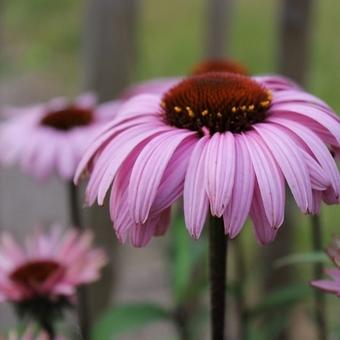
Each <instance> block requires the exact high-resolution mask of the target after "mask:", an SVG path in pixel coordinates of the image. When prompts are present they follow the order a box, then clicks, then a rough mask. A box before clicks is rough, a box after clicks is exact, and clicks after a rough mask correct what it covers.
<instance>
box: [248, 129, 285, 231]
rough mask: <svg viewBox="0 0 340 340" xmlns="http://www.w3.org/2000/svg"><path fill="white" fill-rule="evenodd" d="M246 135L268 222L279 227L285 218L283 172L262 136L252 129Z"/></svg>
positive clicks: (274, 226)
mask: <svg viewBox="0 0 340 340" xmlns="http://www.w3.org/2000/svg"><path fill="white" fill-rule="evenodd" d="M244 136H245V138H244V140H245V142H246V145H247V148H248V152H249V155H250V157H251V160H252V163H253V167H254V171H255V175H256V179H257V183H258V185H259V190H260V193H261V197H262V201H263V206H264V207H265V213H266V216H267V219H268V222H269V224H270V225H271V226H272V227H273V228H277V227H279V226H280V225H281V224H282V222H283V218H284V204H285V187H284V180H283V176H282V173H281V171H280V169H279V168H278V166H277V164H276V162H275V160H274V158H273V156H272V154H271V152H270V151H269V149H268V147H267V146H266V145H265V143H264V142H263V140H262V139H261V138H260V136H258V135H256V134H255V133H253V132H252V131H250V132H247V133H246V134H244Z"/></svg>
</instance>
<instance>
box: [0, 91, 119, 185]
mask: <svg viewBox="0 0 340 340" xmlns="http://www.w3.org/2000/svg"><path fill="white" fill-rule="evenodd" d="M118 106H119V102H109V103H106V104H103V105H99V106H96V98H95V96H93V95H92V94H84V95H82V96H80V97H78V98H77V99H76V100H75V101H74V102H72V103H70V102H68V101H67V100H66V99H64V98H56V99H54V100H52V101H50V102H49V103H47V104H37V105H33V106H30V107H25V108H5V109H4V111H6V112H11V113H10V114H8V115H10V116H11V118H9V119H7V120H6V121H5V122H4V123H2V124H1V125H0V162H1V163H2V164H4V165H13V164H18V165H19V166H20V167H21V168H22V170H23V171H24V172H25V173H28V174H29V175H32V176H34V177H36V178H37V179H45V178H47V177H48V176H50V175H51V174H53V173H57V174H58V175H59V176H60V177H61V178H63V179H65V180H70V179H71V178H72V177H73V176H74V172H75V168H76V166H77V164H78V162H79V160H80V158H81V156H82V154H83V152H84V150H85V149H86V146H87V145H88V143H89V141H90V140H91V138H93V137H94V135H95V133H96V132H97V131H98V127H100V126H101V124H103V122H106V121H108V120H109V119H110V118H112V114H113V113H114V112H115V111H116V110H115V109H116V108H117V107H118Z"/></svg>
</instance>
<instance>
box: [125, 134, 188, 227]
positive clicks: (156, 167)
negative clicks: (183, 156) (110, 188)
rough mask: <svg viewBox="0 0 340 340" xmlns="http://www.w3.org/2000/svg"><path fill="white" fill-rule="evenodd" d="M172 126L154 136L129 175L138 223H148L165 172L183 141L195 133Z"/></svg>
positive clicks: (130, 196)
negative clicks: (168, 129)
mask: <svg viewBox="0 0 340 340" xmlns="http://www.w3.org/2000/svg"><path fill="white" fill-rule="evenodd" d="M184 131H185V130H177V129H173V130H171V131H169V132H166V133H164V134H161V135H159V136H156V137H154V138H153V139H152V140H151V141H150V142H149V143H148V144H147V145H146V146H145V148H144V149H143V150H142V151H141V153H140V155H139V156H138V158H137V160H136V162H135V164H134V166H133V169H132V173H131V177H130V183H129V194H128V200H129V206H130V211H131V215H132V218H133V220H134V221H135V223H137V224H139V223H145V221H146V219H147V218H148V215H149V212H150V209H151V206H152V203H153V201H154V199H155V197H156V194H157V189H158V187H159V185H160V182H161V179H162V176H163V173H164V171H165V169H166V167H167V165H168V162H169V160H170V158H171V156H172V155H173V153H174V152H175V150H176V148H177V147H178V146H179V145H180V143H181V142H182V141H183V140H184V139H185V138H187V137H189V136H190V135H192V134H193V132H192V133H190V132H184Z"/></svg>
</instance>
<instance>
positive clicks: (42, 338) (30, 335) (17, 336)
mask: <svg viewBox="0 0 340 340" xmlns="http://www.w3.org/2000/svg"><path fill="white" fill-rule="evenodd" d="M54 339H55V340H65V338H64V337H62V336H56V337H55V338H54ZM0 340H50V336H49V335H48V334H47V333H46V332H44V331H37V330H36V329H35V327H34V326H33V325H30V326H28V327H27V328H26V329H25V330H24V331H23V332H20V333H19V332H18V331H16V330H12V331H10V332H9V334H8V335H7V336H1V335H0Z"/></svg>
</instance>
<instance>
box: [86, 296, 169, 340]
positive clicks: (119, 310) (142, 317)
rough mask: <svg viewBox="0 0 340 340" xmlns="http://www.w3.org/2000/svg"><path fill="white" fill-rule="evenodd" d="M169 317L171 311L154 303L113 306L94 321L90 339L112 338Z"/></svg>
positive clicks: (105, 339) (106, 339)
mask: <svg viewBox="0 0 340 340" xmlns="http://www.w3.org/2000/svg"><path fill="white" fill-rule="evenodd" d="M169 319H171V313H169V312H168V311H167V310H165V309H164V308H162V307H161V306H159V305H156V304H151V303H134V304H124V305H120V306H114V307H112V308H110V309H109V310H108V311H107V312H105V313H104V315H103V316H102V317H101V318H100V319H99V321H97V322H96V324H95V325H94V327H93V331H92V339H93V340H114V339H117V336H118V335H121V334H122V333H126V332H129V331H132V330H135V329H138V328H140V327H143V326H146V325H147V324H150V323H153V322H157V321H162V320H169Z"/></svg>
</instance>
